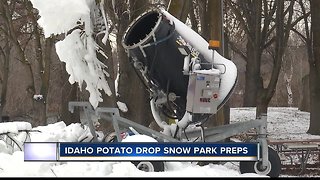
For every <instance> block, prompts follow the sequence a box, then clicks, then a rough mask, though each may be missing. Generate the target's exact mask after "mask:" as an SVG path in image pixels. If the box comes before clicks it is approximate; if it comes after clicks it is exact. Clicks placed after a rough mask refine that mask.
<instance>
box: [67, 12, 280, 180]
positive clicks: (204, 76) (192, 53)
mask: <svg viewBox="0 0 320 180" xmlns="http://www.w3.org/2000/svg"><path fill="white" fill-rule="evenodd" d="M122 45H123V47H124V48H125V50H126V52H127V54H128V57H129V61H130V63H131V64H132V65H133V68H134V69H135V71H136V72H137V75H138V76H139V78H140V79H141V80H142V82H143V83H144V85H145V86H146V88H147V90H148V91H149V92H150V99H151V100H150V107H151V111H152V114H153V117H154V120H155V122H156V123H157V124H158V126H159V127H160V128H161V129H162V130H161V132H158V131H155V130H153V129H150V128H147V127H145V126H142V125H140V124H137V123H135V122H133V121H130V120H128V119H125V118H123V117H121V116H120V115H119V110H118V109H116V108H100V107H98V108H97V109H96V110H95V113H96V114H101V113H107V114H108V113H109V114H111V116H112V122H113V126H114V129H115V132H116V133H115V134H116V137H117V139H118V140H120V141H121V136H120V130H119V125H124V126H126V127H131V128H133V129H134V130H135V131H138V132H139V133H143V134H148V135H150V136H153V137H156V138H157V140H158V141H163V142H182V141H183V142H186V141H191V142H195V141H203V142H204V141H205V142H221V141H223V140H225V139H227V138H229V137H231V136H233V135H236V134H240V133H242V132H245V131H248V130H250V129H252V128H256V129H257V134H258V135H257V138H256V139H255V141H257V142H258V143H259V146H260V151H261V153H260V158H259V160H258V161H242V162H240V171H241V173H258V174H264V175H270V176H272V177H277V176H279V174H280V171H281V164H280V158H279V156H278V154H277V153H276V151H274V150H273V149H272V148H270V147H268V144H267V139H266V138H267V116H266V115H262V116H261V117H259V118H257V119H254V120H250V121H247V122H239V123H234V124H228V125H223V126H217V127H211V128H206V127H204V126H203V124H204V123H205V122H206V121H207V120H208V119H210V117H211V116H212V115H214V114H216V112H217V111H218V110H219V109H220V108H222V106H223V105H224V104H225V103H226V101H227V100H228V99H229V97H230V95H231V94H232V92H233V90H234V88H235V85H236V82H237V68H236V66H235V64H234V63H233V62H232V61H230V60H228V59H226V58H224V57H223V56H221V55H220V54H219V53H218V52H217V51H216V50H214V49H211V48H208V47H209V43H208V42H207V41H206V40H204V39H203V38H202V37H201V36H200V35H199V34H197V33H196V32H194V31H193V30H192V29H191V28H189V27H188V26H187V25H185V24H184V23H182V22H181V21H179V20H178V19H176V18H175V17H173V16H172V15H171V14H170V13H168V12H167V11H166V10H164V9H150V10H148V11H146V12H145V13H143V14H141V15H140V16H138V17H137V18H136V19H135V20H133V22H132V23H131V24H130V25H129V27H128V29H127V31H126V32H125V34H124V36H123V39H122ZM69 105H70V110H72V109H73V107H74V106H79V104H77V103H72V102H71V103H70V104H69ZM80 106H84V107H86V111H87V112H91V111H93V110H92V109H91V110H90V108H88V107H89V105H83V104H82V105H81V104H80ZM172 120H174V123H170V122H173V121H172ZM91 132H92V133H94V131H93V130H92V131H91ZM157 163H159V162H151V163H149V164H147V166H148V165H151V166H155V167H153V169H154V170H156V169H157V167H158V166H161V165H159V164H157ZM156 166H157V167H156ZM160 169H161V168H160Z"/></svg>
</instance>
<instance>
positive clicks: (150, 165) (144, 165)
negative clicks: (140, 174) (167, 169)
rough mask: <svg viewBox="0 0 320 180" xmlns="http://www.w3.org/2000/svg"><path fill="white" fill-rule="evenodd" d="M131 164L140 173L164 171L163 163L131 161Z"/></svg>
mask: <svg viewBox="0 0 320 180" xmlns="http://www.w3.org/2000/svg"><path fill="white" fill-rule="evenodd" d="M132 163H133V164H134V165H135V166H136V167H137V168H138V169H139V170H141V171H145V172H160V171H164V163H163V162H162V161H132Z"/></svg>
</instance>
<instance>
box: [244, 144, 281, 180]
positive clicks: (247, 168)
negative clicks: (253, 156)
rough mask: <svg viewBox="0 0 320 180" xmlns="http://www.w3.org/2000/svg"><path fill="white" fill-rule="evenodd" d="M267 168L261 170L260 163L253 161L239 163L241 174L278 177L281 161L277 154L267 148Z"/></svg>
mask: <svg viewBox="0 0 320 180" xmlns="http://www.w3.org/2000/svg"><path fill="white" fill-rule="evenodd" d="M268 160H269V161H268V162H269V163H268V166H267V168H265V169H261V167H260V165H261V162H254V161H241V162H240V172H241V173H242V174H243V173H257V174H263V175H268V176H270V177H279V175H280V172H281V160H280V157H279V155H278V153H277V152H276V151H275V150H274V149H272V148H270V147H268Z"/></svg>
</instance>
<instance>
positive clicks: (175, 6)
mask: <svg viewBox="0 0 320 180" xmlns="http://www.w3.org/2000/svg"><path fill="white" fill-rule="evenodd" d="M191 7H192V0H172V1H171V4H170V7H169V12H170V14H172V15H173V16H174V17H176V18H177V19H179V20H180V21H181V22H186V20H187V17H188V14H189V11H190V8H191Z"/></svg>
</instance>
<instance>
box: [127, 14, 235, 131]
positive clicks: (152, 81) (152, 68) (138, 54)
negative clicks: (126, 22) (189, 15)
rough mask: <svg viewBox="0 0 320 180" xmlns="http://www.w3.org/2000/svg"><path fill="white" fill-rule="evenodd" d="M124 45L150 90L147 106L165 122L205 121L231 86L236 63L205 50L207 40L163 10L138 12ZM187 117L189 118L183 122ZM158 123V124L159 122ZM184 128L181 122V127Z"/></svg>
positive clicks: (219, 105)
mask: <svg viewBox="0 0 320 180" xmlns="http://www.w3.org/2000/svg"><path fill="white" fill-rule="evenodd" d="M122 43H123V47H124V48H125V50H126V51H127V53H128V56H129V59H130V60H131V63H132V64H133V65H134V67H135V69H136V71H137V72H138V75H139V76H140V77H141V79H143V81H144V83H145V85H146V86H147V88H148V90H149V92H150V95H151V98H152V99H153V101H151V103H153V104H154V105H152V106H151V107H153V108H156V109H159V110H160V112H161V113H163V114H164V115H166V116H167V117H169V118H174V119H178V120H179V121H181V120H183V121H188V120H191V121H192V122H198V121H203V120H206V119H207V118H208V117H209V115H212V114H215V113H216V111H217V110H218V109H220V108H221V107H222V105H223V104H224V103H225V102H226V101H227V100H228V98H229V97H230V95H231V93H232V90H233V89H234V87H235V84H236V79H237V68H236V66H235V65H234V63H233V62H232V61H229V60H227V59H225V58H224V57H222V56H221V55H219V54H218V53H217V52H216V51H214V52H212V50H210V49H208V46H209V44H208V42H207V41H206V40H204V39H203V38H202V37H201V36H200V35H199V34H197V33H196V32H194V31H193V30H192V29H190V28H189V27H188V26H187V25H185V24H184V23H182V22H181V21H179V20H177V19H176V18H175V17H173V16H172V15H171V14H169V13H168V12H167V11H165V10H157V9H152V10H149V11H147V12H145V13H143V14H141V15H140V16H139V17H138V18H136V19H135V20H134V21H133V22H132V23H131V25H130V26H129V28H128V29H127V31H126V33H125V35H124V36H123V41H122ZM213 57H214V58H213ZM152 112H153V113H156V112H157V111H156V110H153V111H152ZM187 113H190V115H192V116H191V117H192V119H186V118H185V119H183V117H184V116H185V115H186V114H187ZM154 116H155V117H158V115H155V114H154ZM156 119H158V118H156ZM157 122H158V124H159V125H160V126H161V124H162V123H163V122H162V121H161V122H160V121H157ZM188 124H189V122H184V123H183V125H184V126H182V127H180V128H185V126H186V125H188Z"/></svg>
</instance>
